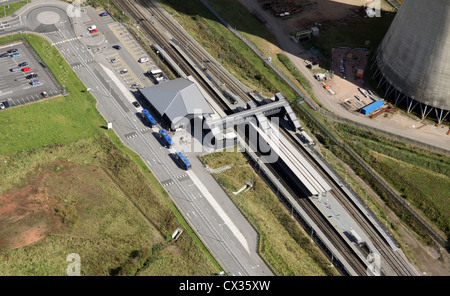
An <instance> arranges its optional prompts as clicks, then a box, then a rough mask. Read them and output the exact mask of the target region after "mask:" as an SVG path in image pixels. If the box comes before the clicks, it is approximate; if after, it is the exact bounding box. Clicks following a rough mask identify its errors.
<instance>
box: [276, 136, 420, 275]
mask: <svg viewBox="0 0 450 296" xmlns="http://www.w3.org/2000/svg"><path fill="white" fill-rule="evenodd" d="M282 131H283V133H284V134H285V135H286V138H287V139H288V140H289V141H291V143H293V144H294V145H295V146H296V147H298V150H299V151H300V152H301V153H302V155H303V156H304V157H305V158H306V159H307V160H308V161H309V163H310V164H311V165H313V166H318V167H319V166H320V164H319V163H318V162H317V160H315V159H314V158H313V157H312V156H311V155H310V153H308V152H307V151H305V148H303V147H302V146H301V145H299V144H298V142H297V141H296V139H294V138H293V136H292V135H291V134H289V133H288V132H286V131H285V130H282ZM318 171H319V174H320V175H321V176H322V177H323V178H324V179H325V180H326V181H327V182H328V184H329V185H330V186H331V188H332V190H331V194H332V195H333V197H335V198H336V199H337V200H338V201H339V203H340V204H341V205H342V206H343V207H344V209H345V210H346V211H347V213H349V215H350V216H351V217H352V218H353V219H354V221H355V222H356V223H357V224H358V225H359V226H360V227H361V228H362V229H363V230H364V232H365V233H366V234H367V236H368V238H369V239H370V240H371V242H372V243H373V244H374V246H375V248H376V249H377V251H378V252H379V254H380V256H381V258H382V259H383V260H385V261H386V262H385V263H386V264H387V265H388V266H386V265H385V264H382V267H384V269H385V268H386V267H387V268H390V269H391V271H393V272H394V273H395V274H397V275H401V276H413V275H416V273H415V272H414V271H413V270H411V266H410V265H409V263H408V262H406V261H405V260H404V259H403V258H402V257H401V256H400V255H399V254H398V253H397V252H396V251H394V250H393V249H392V248H391V247H390V245H389V244H388V243H387V241H386V240H385V238H384V237H383V236H382V234H381V233H379V230H378V229H376V228H375V227H374V226H373V225H372V222H371V221H370V220H369V218H368V217H367V216H366V215H365V214H364V213H362V212H361V210H360V209H359V208H358V206H357V205H355V203H354V202H353V201H352V200H351V199H350V198H349V197H347V194H346V193H345V192H344V191H343V189H342V188H341V186H340V185H339V184H338V183H337V182H336V180H335V179H334V178H332V177H331V176H330V175H329V173H328V172H326V171H325V170H318ZM387 272H388V271H384V273H385V274H386V273H387ZM389 273H390V272H389Z"/></svg>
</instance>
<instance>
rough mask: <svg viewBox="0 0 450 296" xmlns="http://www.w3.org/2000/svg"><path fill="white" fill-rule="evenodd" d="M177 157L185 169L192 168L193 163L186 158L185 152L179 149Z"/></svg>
mask: <svg viewBox="0 0 450 296" xmlns="http://www.w3.org/2000/svg"><path fill="white" fill-rule="evenodd" d="M176 158H177V160H178V161H179V162H180V164H181V166H182V167H183V169H185V170H186V171H189V170H190V169H191V168H192V165H191V163H190V162H189V160H188V159H187V158H186V156H184V155H183V153H181V152H178V151H177V153H176Z"/></svg>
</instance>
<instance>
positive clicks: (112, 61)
mask: <svg viewBox="0 0 450 296" xmlns="http://www.w3.org/2000/svg"><path fill="white" fill-rule="evenodd" d="M118 61H120V60H119V58H113V59H112V60H111V63H117V62H118Z"/></svg>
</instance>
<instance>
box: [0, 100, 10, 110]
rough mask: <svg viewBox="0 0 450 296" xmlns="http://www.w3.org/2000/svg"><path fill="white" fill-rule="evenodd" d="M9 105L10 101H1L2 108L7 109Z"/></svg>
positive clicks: (0, 107)
mask: <svg viewBox="0 0 450 296" xmlns="http://www.w3.org/2000/svg"><path fill="white" fill-rule="evenodd" d="M9 107H10V105H9V103H8V101H4V102H0V109H6V108H9Z"/></svg>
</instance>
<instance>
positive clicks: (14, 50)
mask: <svg viewBox="0 0 450 296" xmlns="http://www.w3.org/2000/svg"><path fill="white" fill-rule="evenodd" d="M18 51H19V50H18V49H17V48H11V49H10V50H8V52H9V53H15V52H18Z"/></svg>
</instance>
